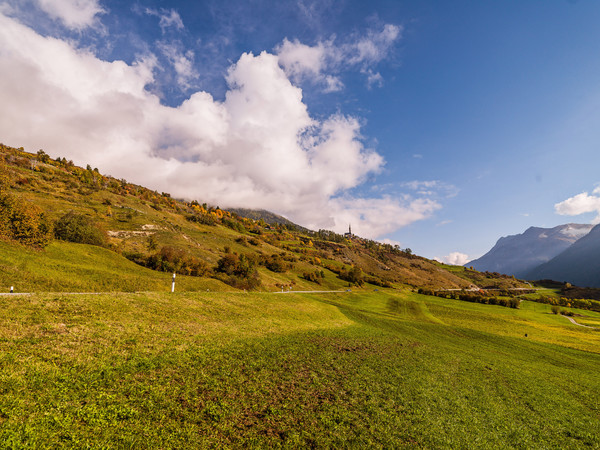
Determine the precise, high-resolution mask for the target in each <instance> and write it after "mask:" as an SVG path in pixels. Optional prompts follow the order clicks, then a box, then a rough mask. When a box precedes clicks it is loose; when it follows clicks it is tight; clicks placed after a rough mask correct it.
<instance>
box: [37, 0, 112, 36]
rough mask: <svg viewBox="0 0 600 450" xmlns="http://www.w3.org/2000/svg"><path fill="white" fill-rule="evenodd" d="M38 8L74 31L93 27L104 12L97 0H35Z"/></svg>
mask: <svg viewBox="0 0 600 450" xmlns="http://www.w3.org/2000/svg"><path fill="white" fill-rule="evenodd" d="M37 3H38V5H39V7H40V8H41V9H42V10H43V11H44V12H46V13H47V14H48V15H49V16H50V17H52V18H53V19H55V20H60V21H61V22H62V23H63V25H65V26H66V27H68V28H71V29H75V30H82V29H84V28H88V27H91V26H94V25H95V24H96V23H97V22H96V21H97V17H96V16H98V15H99V14H103V13H105V12H106V11H105V10H104V8H102V7H101V6H100V3H99V1H98V0H37Z"/></svg>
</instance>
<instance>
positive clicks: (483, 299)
mask: <svg viewBox="0 0 600 450" xmlns="http://www.w3.org/2000/svg"><path fill="white" fill-rule="evenodd" d="M417 292H418V293H419V294H423V295H433V296H436V297H442V298H448V299H454V300H462V301H465V302H471V303H482V304H484V305H498V306H506V307H508V308H518V307H519V305H520V303H521V302H520V300H519V299H518V298H515V297H511V298H503V297H494V296H486V295H483V294H480V293H475V292H464V291H453V292H448V291H434V290H432V289H425V288H419V289H418V291H417Z"/></svg>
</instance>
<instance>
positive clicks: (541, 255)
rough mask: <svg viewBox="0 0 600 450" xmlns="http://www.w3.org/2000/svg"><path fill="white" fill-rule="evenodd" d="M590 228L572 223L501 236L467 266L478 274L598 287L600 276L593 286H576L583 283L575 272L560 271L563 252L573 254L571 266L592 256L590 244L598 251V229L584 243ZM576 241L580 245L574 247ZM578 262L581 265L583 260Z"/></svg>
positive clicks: (597, 257)
mask: <svg viewBox="0 0 600 450" xmlns="http://www.w3.org/2000/svg"><path fill="white" fill-rule="evenodd" d="M593 228H594V226H593V225H587V224H575V223H569V224H566V225H559V226H557V227H554V228H538V227H531V228H529V229H527V230H526V231H525V232H524V233H522V234H516V235H513V236H506V237H501V238H500V239H499V240H498V242H496V245H494V247H493V248H492V249H491V250H490V251H489V252H487V253H486V254H485V255H483V256H482V257H481V258H478V259H476V260H473V261H471V262H469V263H467V264H466V266H472V267H473V268H474V269H477V270H479V271H489V272H500V273H504V274H507V275H514V276H516V277H518V278H525V279H542V278H550V279H554V280H557V281H570V282H571V283H573V284H578V285H583V286H592V285H594V286H595V285H600V273H597V275H596V278H597V281H596V284H589V283H588V284H585V283H584V284H579V283H580V282H581V281H583V280H582V279H581V277H579V276H578V275H577V273H578V272H577V273H576V271H575V272H574V271H572V270H569V267H564V268H563V267H562V264H565V263H566V262H565V263H563V262H562V261H563V259H562V258H559V256H562V255H563V254H565V253H566V255H567V256H569V255H573V256H571V257H570V259H568V261H569V263H573V258H577V257H578V256H579V257H581V258H583V257H584V256H585V258H590V257H594V255H593V254H589V253H590V252H586V251H585V249H586V248H588V246H589V243H590V242H591V241H593V242H597V243H598V246H597V248H600V229H598V230H596V232H595V233H593V236H591V238H590V239H586V240H585V241H583V238H584V237H588V235H591V234H592V233H591V230H592V229H593ZM596 235H597V236H596ZM594 239H596V240H594ZM580 240H581V241H580ZM579 242H582V244H581V245H577V246H576V245H575V244H577V243H579ZM571 249H574V250H571ZM568 250H569V252H567V251H568ZM595 258H596V259H597V260H598V265H600V252H596V254H595ZM554 260H556V261H557V262H554ZM581 261H582V263H583V260H581ZM551 262H552V263H551ZM580 266H581V264H576V265H574V266H572V267H580ZM586 273H587V272H586ZM566 274H569V276H571V277H575V278H576V279H577V280H579V281H576V280H575V278H573V279H572V280H569V279H567V278H569V277H566V276H565V275H566ZM588 278H589V277H588ZM588 278H586V280H588Z"/></svg>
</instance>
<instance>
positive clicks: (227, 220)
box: [0, 145, 526, 292]
mask: <svg viewBox="0 0 600 450" xmlns="http://www.w3.org/2000/svg"><path fill="white" fill-rule="evenodd" d="M0 196H2V198H4V199H8V200H10V201H4V204H6V205H8V206H7V208H9V209H10V208H13V209H14V210H16V211H17V212H18V213H20V214H21V216H23V215H24V216H25V219H27V220H28V221H29V222H32V223H34V225H36V224H37V225H40V226H42V225H43V227H42V228H43V230H42V231H40V232H39V233H38V235H36V239H30V241H31V242H34V245H29V247H25V246H23V245H18V243H16V242H15V241H19V239H20V240H21V241H22V240H23V235H24V234H25V235H26V232H27V231H28V230H29V229H28V228H27V227H25V228H26V229H25V231H22V230H21V237H20V238H15V237H14V236H12V237H11V234H10V232H9V231H10V229H9V228H10V227H11V226H13V227H14V226H19V227H21V228H22V225H23V218H22V217H21V216H19V215H18V214H17V217H16V218H15V217H13V218H12V219H11V220H12V222H8V223H7V222H2V221H0V265H2V266H3V267H5V270H3V271H0V286H2V287H1V288H0V291H6V290H8V289H9V287H10V286H11V285H15V286H18V289H19V290H20V291H21V292H23V291H32V292H43V291H48V290H52V291H71V290H73V289H77V290H86V291H107V290H117V291H134V290H135V291H139V290H141V291H148V290H164V289H165V281H164V280H165V279H169V276H166V275H164V274H160V273H150V272H148V270H146V269H144V268H143V267H140V264H141V265H145V266H147V267H150V268H154V269H159V270H163V271H165V272H168V273H172V272H177V273H178V274H180V275H186V274H188V275H190V274H194V275H198V276H196V277H195V278H198V279H197V280H187V279H185V282H184V281H182V283H183V284H182V285H181V287H182V288H185V289H187V290H204V289H205V288H210V287H211V286H212V287H213V288H223V289H228V290H231V289H232V288H237V289H244V288H252V289H255V290H263V291H275V290H280V289H281V287H282V286H283V287H284V289H288V288H292V289H295V290H298V289H301V290H311V289H327V290H329V289H340V288H347V287H348V286H349V284H350V285H356V284H361V283H363V282H366V283H367V284H369V283H370V284H371V287H373V286H387V287H396V288H405V287H428V288H435V289H450V288H468V287H469V286H471V285H473V284H475V285H480V284H481V283H483V286H482V287H490V286H491V287H502V288H505V287H524V286H526V285H525V284H523V283H520V282H519V281H517V280H514V279H513V278H510V277H502V276H500V275H499V274H493V275H491V274H485V275H484V274H480V273H478V272H476V271H471V270H468V269H466V268H462V267H460V268H454V267H452V266H445V265H441V264H438V263H435V262H433V261H430V260H427V259H425V258H421V257H418V256H416V255H413V254H412V253H411V252H409V251H404V250H402V249H399V248H397V247H393V246H391V245H386V244H380V243H377V242H374V241H369V240H366V239H362V238H360V237H355V238H353V239H345V238H344V237H343V236H340V235H337V234H335V233H333V232H330V231H326V230H319V231H309V230H306V229H303V228H301V227H296V226H294V225H293V224H290V223H289V222H286V223H283V224H282V223H275V224H273V225H268V224H266V223H265V222H264V221H263V220H262V217H261V218H258V219H256V220H255V219H250V218H244V217H241V216H238V215H237V214H235V213H231V212H228V211H224V210H222V209H220V208H218V207H216V206H210V205H206V204H202V200H201V199H198V201H189V202H184V201H179V200H175V199H173V198H171V197H170V195H169V194H168V193H158V192H154V191H151V190H149V189H147V188H144V187H141V186H137V185H134V184H131V183H128V182H127V181H126V180H117V179H115V178H112V177H110V176H106V175H102V174H101V173H100V172H99V171H98V170H97V169H94V168H91V167H89V166H88V167H87V168H86V169H84V168H80V167H77V166H75V165H73V164H72V162H70V161H66V160H65V159H64V158H58V159H57V160H51V159H50V158H49V157H48V156H47V155H45V154H44V153H43V151H40V152H38V154H31V153H27V152H25V151H23V150H22V149H14V148H10V147H6V146H3V145H0ZM2 198H0V200H2ZM0 203H2V201H0ZM6 205H5V206H6ZM1 209H2V205H0V210H1ZM265 214H266V213H265ZM5 216H7V215H6V214H5ZM69 216H75V217H78V218H80V219H81V218H83V219H85V220H86V221H88V222H89V224H88V228H89V227H94V228H95V229H97V230H96V231H97V232H98V233H99V236H100V237H98V236H96V237H98V239H99V240H100V241H101V242H100V243H101V245H102V247H103V249H100V248H99V247H97V246H96V247H94V248H86V245H83V244H77V246H75V245H74V244H69V243H66V242H63V241H60V240H56V239H54V240H53V241H52V242H51V244H50V245H48V246H46V242H45V239H46V238H47V237H50V238H51V237H52V232H50V234H48V233H47V232H46V231H47V230H46V228H47V227H54V229H55V231H56V230H57V229H58V225H57V224H58V223H59V222H60V221H61V220H63V219H64V218H65V217H69ZM38 219H39V220H38ZM42 219H43V220H42ZM83 219H82V220H83ZM36 220H37V222H39V223H37V222H36ZM3 223H4V228H3ZM15 224H16V225H15ZM42 228H40V230H41V229H42ZM34 231H35V230H34ZM44 233H45V234H44ZM98 233H97V234H98ZM16 234H18V233H16V232H15V231H13V235H16ZM102 236H104V237H102ZM59 237H61V239H65V238H64V237H62V235H61V236H59ZM36 242H37V243H41V244H37V248H33V247H36V245H35V243H36ZM87 247H90V246H89V245H87ZM233 254H235V255H236V256H234V257H231V258H233V259H235V258H237V259H238V260H239V259H242V261H238V260H236V261H233V262H232V261H229V262H231V265H230V267H224V266H223V264H221V265H220V263H219V261H220V260H222V259H223V258H224V257H225V256H226V255H233ZM125 259H129V260H130V261H134V262H137V263H138V265H137V266H134V265H132V264H128V263H127V261H125ZM236 264H237V265H236ZM242 266H244V267H242ZM96 269H97V272H94V270H96ZM181 279H182V280H184V278H181ZM200 280H202V281H200ZM167 284H168V283H167ZM226 285H229V286H226Z"/></svg>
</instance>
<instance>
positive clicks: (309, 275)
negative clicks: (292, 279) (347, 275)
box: [302, 269, 325, 284]
mask: <svg viewBox="0 0 600 450" xmlns="http://www.w3.org/2000/svg"><path fill="white" fill-rule="evenodd" d="M302 278H304V279H305V280H307V281H311V282H313V283H317V284H321V280H323V279H324V278H325V272H324V271H323V270H318V269H317V270H315V271H314V272H304V273H303V274H302Z"/></svg>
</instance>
